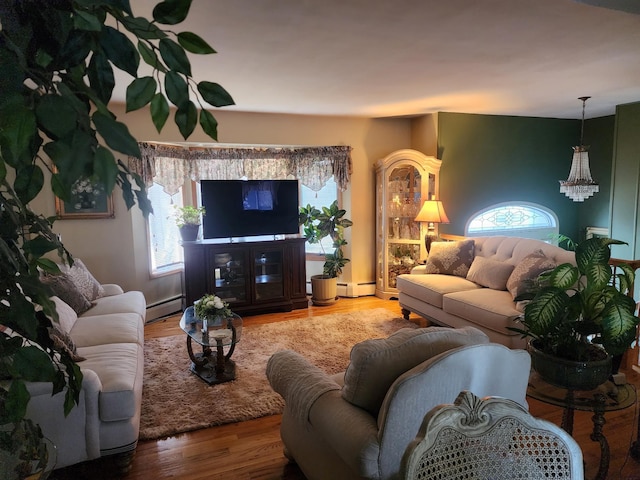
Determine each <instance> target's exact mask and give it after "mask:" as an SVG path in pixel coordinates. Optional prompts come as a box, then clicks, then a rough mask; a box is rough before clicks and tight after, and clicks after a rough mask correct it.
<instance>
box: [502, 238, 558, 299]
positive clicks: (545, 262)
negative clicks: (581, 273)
mask: <svg viewBox="0 0 640 480" xmlns="http://www.w3.org/2000/svg"><path fill="white" fill-rule="evenodd" d="M556 266H557V265H556V262H554V261H553V260H551V259H550V258H549V257H547V256H546V255H545V254H544V252H543V251H542V250H536V251H535V252H533V253H530V254H529V255H527V256H526V257H524V258H523V259H522V260H521V261H520V263H519V264H518V265H516V268H514V269H513V272H512V273H511V275H510V276H509V280H507V290H509V293H511V295H512V296H513V298H514V299H515V298H517V297H518V296H519V295H522V294H523V293H525V292H526V291H527V289H528V288H529V287H530V286H531V284H532V282H533V280H535V279H536V278H538V277H539V276H540V274H541V273H543V272H546V271H548V270H553V269H554V268H556Z"/></svg>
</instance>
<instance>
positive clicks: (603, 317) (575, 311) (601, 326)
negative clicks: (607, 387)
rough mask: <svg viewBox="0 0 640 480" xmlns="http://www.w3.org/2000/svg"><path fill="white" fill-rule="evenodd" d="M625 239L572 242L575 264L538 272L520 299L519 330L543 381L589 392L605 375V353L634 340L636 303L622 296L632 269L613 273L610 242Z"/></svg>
mask: <svg viewBox="0 0 640 480" xmlns="http://www.w3.org/2000/svg"><path fill="white" fill-rule="evenodd" d="M620 244H625V242H622V241H619V240H613V239H610V238H591V239H588V240H585V241H583V242H581V243H579V244H577V245H575V253H576V265H577V266H574V265H572V264H570V263H565V264H562V265H558V266H557V267H556V268H554V269H553V270H551V271H549V272H545V273H543V274H541V275H540V276H539V277H538V279H537V280H536V281H534V284H533V288H532V289H531V290H530V291H529V292H527V293H525V294H523V295H520V296H519V297H518V298H516V301H520V300H526V301H528V303H527V304H526V305H525V308H524V317H523V318H522V319H521V322H522V327H521V328H511V330H514V331H516V332H519V333H521V334H522V335H523V337H529V338H530V339H531V340H530V342H529V351H530V352H531V355H532V366H533V368H534V369H535V370H536V371H537V372H538V373H539V374H540V375H541V376H542V377H543V378H544V379H545V380H547V381H548V382H550V383H553V384H555V385H558V386H562V387H565V388H569V389H575V390H590V389H592V388H595V387H596V386H598V385H600V384H601V383H604V382H605V381H606V380H607V379H608V378H609V376H610V375H611V357H612V356H615V355H622V354H623V353H624V352H625V351H626V350H627V349H628V348H629V347H630V346H631V344H632V343H633V342H634V341H635V338H636V328H637V325H638V321H639V319H638V317H637V316H635V314H634V313H635V310H636V304H635V302H634V300H633V298H632V297H630V296H628V295H627V292H628V291H629V289H630V286H631V285H633V280H634V271H633V270H632V269H631V268H630V267H629V266H628V265H622V266H621V267H619V268H620V269H621V272H622V273H619V274H614V272H613V270H612V268H611V265H609V258H610V257H611V249H610V245H620Z"/></svg>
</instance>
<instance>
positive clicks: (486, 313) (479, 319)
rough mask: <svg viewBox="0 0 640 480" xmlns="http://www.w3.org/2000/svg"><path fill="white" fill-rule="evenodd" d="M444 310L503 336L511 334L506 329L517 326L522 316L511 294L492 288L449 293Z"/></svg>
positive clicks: (445, 297)
mask: <svg viewBox="0 0 640 480" xmlns="http://www.w3.org/2000/svg"><path fill="white" fill-rule="evenodd" d="M442 310H443V311H445V312H447V313H449V314H451V315H455V316H457V317H460V318H463V319H465V320H467V321H468V322H470V323H473V324H476V325H478V327H479V328H483V329H488V330H493V331H495V332H498V333H500V334H503V335H504V334H505V333H509V331H508V330H505V328H506V327H514V326H516V324H515V323H514V320H515V319H516V318H518V317H519V316H521V315H522V313H521V312H519V311H518V310H517V309H516V304H515V303H514V302H513V298H512V297H511V294H510V293H509V292H507V291H506V290H493V289H491V288H481V289H478V290H472V291H466V292H454V293H449V294H447V295H445V296H444V298H443V299H442ZM513 335H516V334H515V333H513Z"/></svg>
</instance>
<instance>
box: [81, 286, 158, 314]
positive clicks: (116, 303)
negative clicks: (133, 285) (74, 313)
mask: <svg viewBox="0 0 640 480" xmlns="http://www.w3.org/2000/svg"><path fill="white" fill-rule="evenodd" d="M93 303H94V306H93V307H91V308H90V309H89V310H87V311H86V312H84V313H83V314H82V315H80V316H81V317H82V316H87V317H89V316H96V315H105V314H108V313H136V314H138V315H139V316H140V318H142V320H143V321H144V319H145V316H146V310H147V305H146V302H145V299H144V295H143V294H142V292H138V291H135V290H131V291H129V292H125V293H122V294H120V295H112V296H109V297H100V298H98V299H96V300H95V301H94V302H93Z"/></svg>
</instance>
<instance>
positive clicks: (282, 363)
mask: <svg viewBox="0 0 640 480" xmlns="http://www.w3.org/2000/svg"><path fill="white" fill-rule="evenodd" d="M266 373H267V378H268V379H269V383H270V384H271V387H272V388H273V389H274V390H275V391H276V392H278V393H279V394H280V395H281V396H282V398H284V400H285V402H286V404H287V407H288V408H289V410H290V411H291V412H292V413H293V415H294V416H295V417H296V419H298V420H299V421H302V422H306V421H307V419H308V416H309V409H310V408H311V406H312V405H313V403H314V402H315V401H316V400H317V399H318V397H319V396H320V395H322V394H323V393H326V392H328V391H331V390H340V385H338V384H337V383H336V382H335V381H334V380H333V379H332V378H331V377H330V376H329V375H327V374H326V373H325V372H323V371H322V370H320V369H319V368H318V367H316V366H315V365H312V364H311V363H310V362H309V361H308V360H307V359H306V358H305V357H303V356H302V355H300V354H299V353H297V352H294V351H292V350H280V351H279V352H276V353H274V354H273V355H272V356H271V357H270V358H269V361H268V362H267V372H266Z"/></svg>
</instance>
